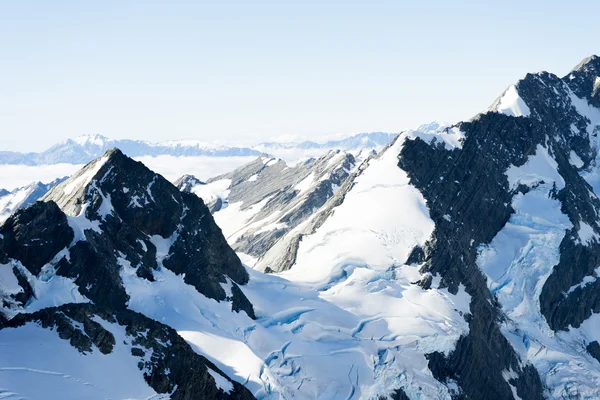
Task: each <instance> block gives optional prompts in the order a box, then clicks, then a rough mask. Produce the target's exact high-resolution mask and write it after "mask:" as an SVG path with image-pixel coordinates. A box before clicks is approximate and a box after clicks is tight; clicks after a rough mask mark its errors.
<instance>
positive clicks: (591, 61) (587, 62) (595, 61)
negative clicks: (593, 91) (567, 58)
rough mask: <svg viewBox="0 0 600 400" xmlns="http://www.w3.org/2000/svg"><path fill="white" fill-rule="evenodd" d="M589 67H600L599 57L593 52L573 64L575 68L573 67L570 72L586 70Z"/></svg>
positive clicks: (595, 68)
mask: <svg viewBox="0 0 600 400" xmlns="http://www.w3.org/2000/svg"><path fill="white" fill-rule="evenodd" d="M589 68H593V69H594V70H596V71H597V70H598V69H600V57H598V56H597V55H595V54H592V55H591V56H589V57H586V58H584V59H583V60H581V62H580V63H579V64H577V65H576V66H575V68H573V71H572V72H574V71H581V70H586V69H589Z"/></svg>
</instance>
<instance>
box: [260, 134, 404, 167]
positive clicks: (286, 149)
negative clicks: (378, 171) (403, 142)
mask: <svg viewBox="0 0 600 400" xmlns="http://www.w3.org/2000/svg"><path fill="white" fill-rule="evenodd" d="M396 136H398V134H397V133H386V132H371V133H359V134H356V135H353V136H350V137H346V138H342V139H337V140H328V141H326V142H323V143H317V142H313V141H304V142H263V143H259V144H258V145H256V146H253V149H255V150H259V151H261V152H262V153H266V154H271V155H274V156H276V157H279V158H282V159H284V160H286V161H288V162H295V161H297V160H306V159H309V158H318V157H321V156H323V155H324V154H326V153H327V152H329V151H336V150H342V151H345V152H348V153H352V154H354V155H358V154H359V153H360V152H365V151H370V150H375V151H379V150H381V149H382V148H384V147H385V146H386V145H388V144H389V143H390V142H391V141H392V140H393V139H394V138H395V137H396Z"/></svg>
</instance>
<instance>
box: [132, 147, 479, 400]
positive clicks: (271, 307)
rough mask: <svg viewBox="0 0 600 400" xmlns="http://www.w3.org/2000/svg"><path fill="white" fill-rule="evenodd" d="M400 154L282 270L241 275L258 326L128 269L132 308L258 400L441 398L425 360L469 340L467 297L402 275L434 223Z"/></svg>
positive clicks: (393, 153) (169, 278)
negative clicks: (399, 392)
mask: <svg viewBox="0 0 600 400" xmlns="http://www.w3.org/2000/svg"><path fill="white" fill-rule="evenodd" d="M404 138H406V136H405V137H404ZM401 145H402V141H401V140H398V141H397V142H396V143H395V144H394V146H392V147H390V148H389V149H387V150H386V151H385V153H384V155H383V156H382V157H381V158H379V159H374V160H372V161H371V163H370V164H369V166H368V167H367V168H366V170H365V171H364V172H363V173H362V174H361V175H360V177H359V179H357V182H356V184H355V186H354V187H353V188H352V190H351V191H350V192H349V193H348V194H347V195H346V199H345V201H344V202H343V203H342V204H341V205H340V206H339V207H337V208H335V210H334V213H333V215H332V216H331V217H330V219H329V220H327V221H326V222H325V223H324V224H323V225H322V226H321V228H320V229H318V230H317V231H316V232H315V234H314V235H310V236H306V237H305V238H304V239H303V240H302V242H301V245H300V248H299V251H298V259H297V262H296V264H295V265H294V266H293V267H292V269H291V270H289V271H286V272H283V273H280V274H262V273H259V272H256V271H252V270H249V273H250V274H251V277H250V281H249V283H248V284H247V285H245V286H244V287H243V288H242V290H243V291H244V293H245V294H246V296H247V297H248V298H249V299H250V301H251V302H252V304H253V305H254V308H255V311H256V314H257V317H258V319H257V320H256V321H253V320H251V319H250V318H248V317H247V316H246V315H245V314H244V313H240V314H237V315H234V316H233V318H230V317H227V318H225V317H224V316H226V315H229V313H230V311H229V309H228V307H227V306H226V304H223V303H218V302H216V301H214V300H210V299H207V298H205V297H203V296H201V295H199V294H198V293H197V292H195V290H194V289H193V288H192V287H190V286H189V285H186V284H185V283H184V282H183V280H182V279H181V277H178V276H176V275H174V274H172V273H171V272H169V271H168V270H165V269H162V270H161V272H160V275H157V274H155V277H156V278H157V279H156V281H155V282H148V281H143V280H140V279H135V278H134V275H135V272H134V270H133V269H130V268H128V267H127V266H126V265H125V266H124V269H123V271H122V279H123V282H124V284H125V286H126V288H127V293H128V294H129V296H130V301H129V307H130V308H132V309H134V310H136V311H139V312H142V313H143V314H145V315H148V316H150V317H151V318H155V319H157V320H159V321H161V322H163V323H166V324H168V325H170V326H172V327H174V328H175V329H176V330H177V331H178V332H179V334H180V335H181V336H182V337H184V338H185V339H186V340H187V341H188V342H189V343H190V344H191V345H192V346H193V347H194V348H195V349H196V350H197V351H199V352H200V353H201V354H205V355H206V356H207V357H208V358H209V359H210V360H211V361H212V362H214V363H215V364H216V365H217V366H218V367H219V368H220V369H221V370H223V371H224V372H226V373H227V374H228V375H229V376H230V377H232V378H233V379H235V380H237V381H238V382H241V383H244V384H245V385H246V387H248V388H249V389H251V391H252V392H253V393H254V395H255V396H257V397H258V398H280V396H283V398H299V399H304V398H317V397H318V398H320V399H338V398H347V399H359V398H376V397H378V396H379V395H382V396H385V395H388V394H391V392H392V391H393V389H395V388H400V387H402V388H404V390H405V391H406V393H408V394H409V395H410V396H424V397H425V398H448V397H449V394H450V392H449V390H448V388H447V387H446V386H444V385H443V384H441V383H440V382H438V381H436V380H435V379H434V378H433V376H432V374H431V372H429V370H428V368H427V360H426V358H425V357H424V354H425V353H429V352H432V351H436V350H437V351H441V352H444V353H447V352H449V351H451V350H452V349H453V348H454V345H455V342H456V340H457V339H458V337H459V336H460V335H462V334H465V332H466V331H468V325H467V323H466V321H465V319H464V315H466V314H468V313H469V303H470V297H469V296H468V295H467V294H466V293H465V292H464V288H461V289H460V291H459V293H458V294H457V295H452V294H450V293H448V291H447V290H445V289H438V288H437V286H436V284H434V288H433V289H431V290H424V289H422V288H421V287H420V286H419V285H418V284H416V282H417V281H419V280H420V279H423V278H424V276H423V275H422V274H421V273H419V271H418V270H419V266H418V265H405V262H406V258H407V256H408V254H409V252H410V251H411V250H412V248H413V247H414V246H415V245H417V244H423V242H424V241H425V240H427V239H428V238H429V235H430V234H431V231H432V229H433V222H432V221H431V220H430V219H429V215H428V211H427V207H426V204H425V202H424V200H423V198H422V196H421V195H420V194H419V192H418V191H417V190H416V189H414V188H413V187H412V186H410V185H409V184H408V178H407V176H406V174H405V173H404V172H403V171H402V170H400V169H399V168H398V167H397V165H396V164H397V161H396V160H397V156H398V153H399V148H400V146H401ZM217 182H218V181H217ZM375 204H377V205H378V206H377V207H374V205H375ZM233 207H234V205H233V204H232V205H229V207H228V208H226V209H225V210H228V209H232V208H233ZM365 210H368V211H369V212H368V213H365V212H364V211H365ZM218 215H219V213H217V216H218ZM217 221H218V218H217ZM224 228H225V230H227V229H228V228H227V227H226V226H225V227H224ZM224 286H225V287H226V288H227V284H225V285H224ZM226 290H227V289H226ZM149 299H150V300H149Z"/></svg>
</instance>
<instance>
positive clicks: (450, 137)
mask: <svg viewBox="0 0 600 400" xmlns="http://www.w3.org/2000/svg"><path fill="white" fill-rule="evenodd" d="M417 137H418V138H420V139H422V140H423V141H425V142H427V143H430V144H431V143H433V142H435V143H443V144H444V147H445V148H446V149H447V150H453V149H456V148H458V149H461V148H462V142H463V141H464V139H465V134H464V132H462V131H461V130H460V129H459V128H457V127H447V126H439V127H438V128H437V129H436V130H423V131H420V130H414V131H406V132H402V133H401V134H400V139H398V140H402V141H404V140H405V139H407V138H408V139H411V140H412V139H415V138H417Z"/></svg>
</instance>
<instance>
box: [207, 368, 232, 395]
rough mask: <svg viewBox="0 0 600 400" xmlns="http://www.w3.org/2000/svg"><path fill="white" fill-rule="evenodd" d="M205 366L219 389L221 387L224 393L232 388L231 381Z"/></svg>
mask: <svg viewBox="0 0 600 400" xmlns="http://www.w3.org/2000/svg"><path fill="white" fill-rule="evenodd" d="M206 368H207V369H208V373H209V374H210V376H212V377H213V379H214V380H215V383H216V385H217V387H218V388H219V389H222V390H223V391H224V392H225V393H229V392H231V391H232V390H233V383H231V382H229V381H228V380H227V379H226V378H224V377H223V376H222V375H221V374H219V373H218V372H217V371H215V370H212V369H210V368H208V367H206Z"/></svg>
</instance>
